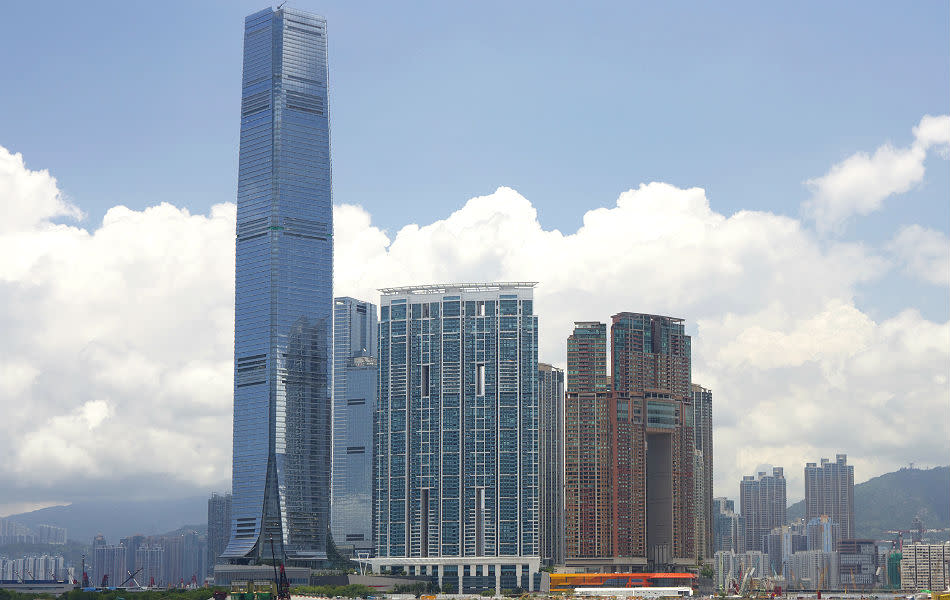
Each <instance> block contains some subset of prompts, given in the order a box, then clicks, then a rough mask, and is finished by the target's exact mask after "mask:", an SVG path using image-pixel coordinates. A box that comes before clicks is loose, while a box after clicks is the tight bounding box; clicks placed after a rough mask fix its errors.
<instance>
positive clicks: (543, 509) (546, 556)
mask: <svg viewBox="0 0 950 600" xmlns="http://www.w3.org/2000/svg"><path fill="white" fill-rule="evenodd" d="M538 371H539V373H538V376H539V378H538V437H539V461H540V465H539V467H538V486H539V488H540V503H539V522H540V526H541V546H540V547H541V559H542V560H543V561H544V562H545V563H546V564H548V565H556V564H560V563H562V562H564V371H562V370H561V369H558V368H557V367H553V366H551V365H549V364H544V363H541V364H539V365H538Z"/></svg>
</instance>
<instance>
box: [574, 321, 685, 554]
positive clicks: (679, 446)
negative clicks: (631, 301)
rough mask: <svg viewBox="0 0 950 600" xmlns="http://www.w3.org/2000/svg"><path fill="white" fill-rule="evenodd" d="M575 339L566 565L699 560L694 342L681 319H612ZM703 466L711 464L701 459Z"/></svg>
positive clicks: (585, 327)
mask: <svg viewBox="0 0 950 600" xmlns="http://www.w3.org/2000/svg"><path fill="white" fill-rule="evenodd" d="M610 340H611V344H610V352H611V361H610V365H611V373H612V375H611V376H607V377H605V376H604V375H603V374H602V373H603V369H605V367H606V364H607V361H606V326H605V325H604V324H603V323H596V322H578V323H575V328H574V333H573V334H572V335H571V336H570V337H569V338H568V352H567V364H568V374H567V395H566V407H565V411H566V414H567V425H566V428H565V429H566V442H565V453H566V459H565V460H566V469H565V507H566V509H565V536H566V562H567V565H568V566H569V567H572V568H581V569H598V570H608V571H616V570H620V569H633V570H638V569H642V568H644V567H646V566H648V565H650V564H652V565H653V566H654V567H655V568H664V569H665V568H667V567H670V566H674V565H677V564H686V563H694V562H695V559H696V552H697V549H696V543H695V539H696V533H697V532H696V525H695V511H696V506H695V503H694V500H693V498H694V494H695V489H694V486H695V481H694V477H693V466H694V461H695V460H696V449H695V448H694V441H693V419H694V413H693V409H692V403H691V400H692V397H691V395H690V394H691V388H690V376H691V341H690V337H689V336H688V335H686V333H685V327H684V323H683V320H682V319H677V318H672V317H664V316H659V315H650V314H644V313H628V312H625V313H619V314H616V315H614V316H613V319H612V324H611V330H610ZM700 463H702V460H700Z"/></svg>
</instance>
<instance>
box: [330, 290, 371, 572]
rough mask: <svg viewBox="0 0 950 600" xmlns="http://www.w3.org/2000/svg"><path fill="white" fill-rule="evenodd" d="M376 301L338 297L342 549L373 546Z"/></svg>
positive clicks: (336, 474)
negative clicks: (373, 302) (374, 302)
mask: <svg viewBox="0 0 950 600" xmlns="http://www.w3.org/2000/svg"><path fill="white" fill-rule="evenodd" d="M376 335H377V317H376V305H375V304H372V303H370V302H363V301H361V300H357V299H355V298H349V297H342V298H336V299H335V300H334V301H333V503H332V513H331V519H330V523H331V531H332V532H333V542H334V544H335V545H336V547H337V549H338V550H340V551H341V552H343V553H345V554H361V553H365V552H371V551H372V549H373V412H374V411H375V410H376V369H377V367H378V361H377V360H376V351H377V338H376Z"/></svg>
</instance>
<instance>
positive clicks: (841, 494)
mask: <svg viewBox="0 0 950 600" xmlns="http://www.w3.org/2000/svg"><path fill="white" fill-rule="evenodd" d="M822 515H828V516H829V517H831V518H832V519H833V520H834V521H836V522H837V523H838V524H839V525H840V526H841V536H842V537H843V538H853V537H854V467H853V466H852V465H849V464H848V455H847V454H837V455H835V462H831V461H829V460H828V459H827V458H823V459H821V465H820V466H819V465H816V464H815V463H807V464H806V465H805V521H810V520H811V519H814V518H815V517H820V516H822Z"/></svg>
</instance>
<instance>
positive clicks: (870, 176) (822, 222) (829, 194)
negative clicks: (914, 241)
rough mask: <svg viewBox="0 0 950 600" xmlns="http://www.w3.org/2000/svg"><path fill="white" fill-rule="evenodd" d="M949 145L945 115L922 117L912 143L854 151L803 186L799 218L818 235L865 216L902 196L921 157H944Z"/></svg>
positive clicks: (917, 174)
mask: <svg viewBox="0 0 950 600" xmlns="http://www.w3.org/2000/svg"><path fill="white" fill-rule="evenodd" d="M948 144H950V115H940V116H936V117H935V116H931V115H925V116H924V117H923V118H922V119H921V120H920V123H918V124H917V126H915V127H914V142H913V144H911V145H910V146H909V147H905V148H895V147H894V146H892V145H890V144H884V145H883V146H880V147H879V148H878V149H877V150H875V151H874V154H868V153H866V152H858V153H856V154H853V155H851V156H849V157H848V158H846V159H845V160H844V161H842V162H840V163H838V164H836V165H834V166H833V167H831V170H829V171H828V172H827V173H826V174H824V175H822V176H821V177H816V178H814V179H809V180H807V181H806V182H805V184H806V185H807V186H808V187H809V188H810V189H811V191H812V197H811V198H810V199H809V200H808V201H806V202H805V204H804V206H803V209H804V212H805V214H806V215H807V216H808V217H809V218H811V219H813V220H814V221H815V223H816V225H817V226H818V229H819V230H821V231H829V230H836V229H840V228H841V227H842V226H843V225H844V223H845V221H847V219H848V218H849V217H851V216H853V215H867V214H870V213H872V212H874V211H877V210H879V209H880V208H881V206H882V204H883V203H884V199H885V198H887V197H888V196H891V195H893V194H902V193H904V192H907V191H908V190H910V189H911V188H912V187H913V186H915V185H917V184H918V183H920V182H921V181H922V180H923V178H924V160H925V159H926V158H927V152H928V151H929V150H930V149H931V148H934V147H936V148H937V149H938V150H939V151H940V152H941V153H943V154H944V155H945V154H946V146H947V145H948Z"/></svg>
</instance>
